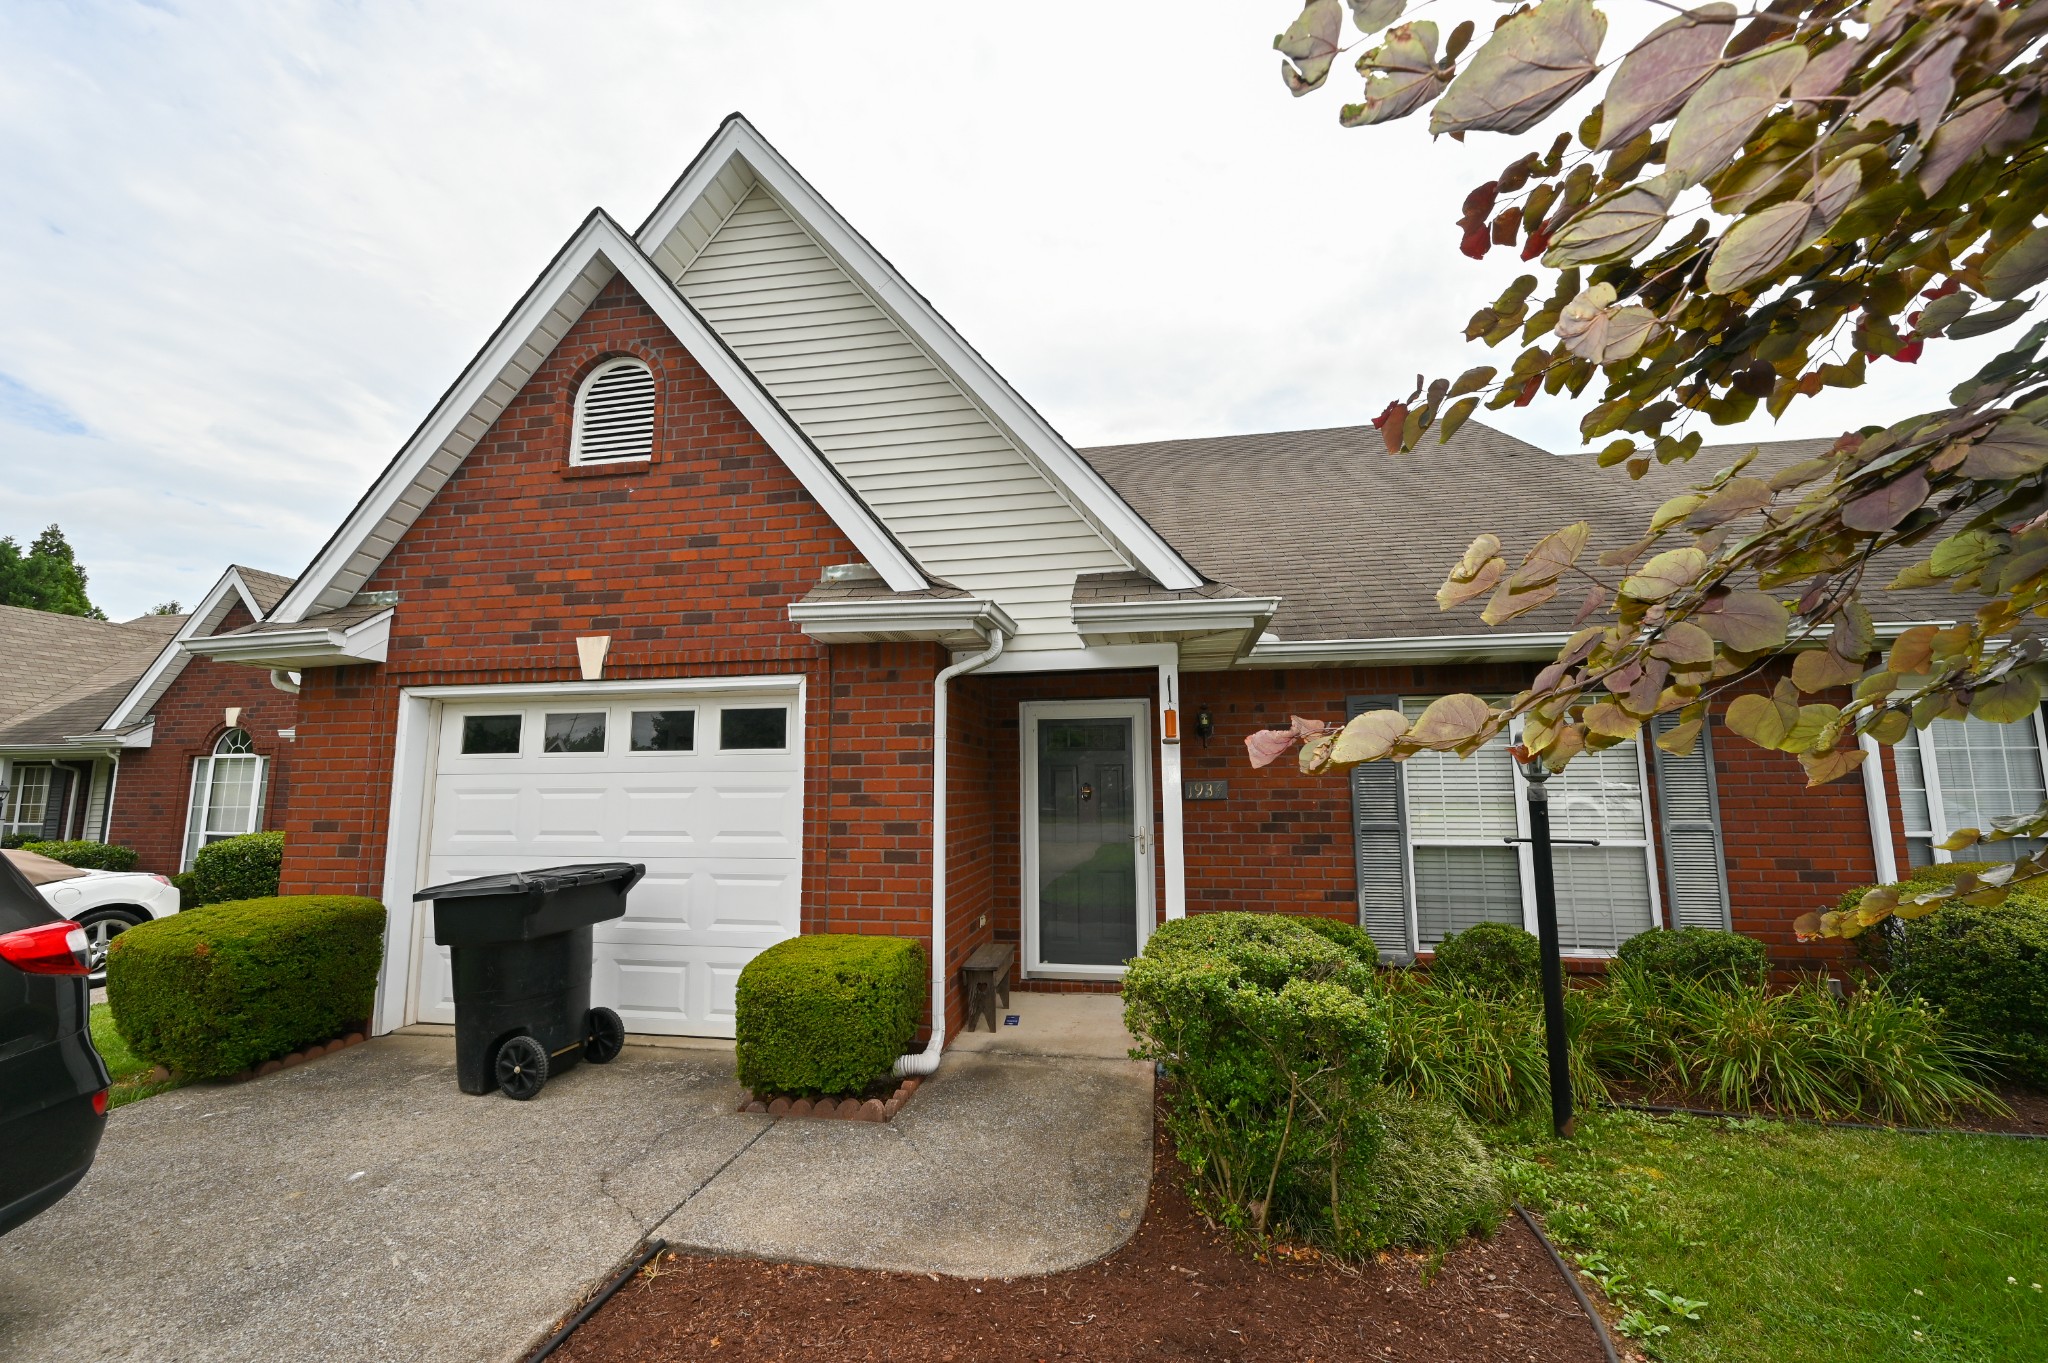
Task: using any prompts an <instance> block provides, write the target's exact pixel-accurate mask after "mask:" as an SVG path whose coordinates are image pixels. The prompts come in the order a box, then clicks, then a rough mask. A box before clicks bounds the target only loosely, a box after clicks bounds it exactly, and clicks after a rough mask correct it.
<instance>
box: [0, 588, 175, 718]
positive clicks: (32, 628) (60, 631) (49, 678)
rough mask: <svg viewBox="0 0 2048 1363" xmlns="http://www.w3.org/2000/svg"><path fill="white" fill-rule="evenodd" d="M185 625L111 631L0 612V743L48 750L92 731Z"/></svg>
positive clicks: (155, 619) (147, 621) (8, 609)
mask: <svg viewBox="0 0 2048 1363" xmlns="http://www.w3.org/2000/svg"><path fill="white" fill-rule="evenodd" d="M184 623H185V617H184V616H182V615H145V616H142V617H141V618H139V619H135V620H128V621H123V622H121V623H119V624H115V623H111V622H108V621H105V620H86V619H83V618H81V617H79V616H75V615H56V614H52V613H51V612H48V611H33V610H24V609H22V608H20V607H18V606H0V744H7V745H20V744H29V743H55V742H60V741H62V740H63V738H64V737H65V736H66V735H69V734H78V733H88V732H90V731H92V730H94V729H97V728H99V726H100V723H101V721H103V720H104V719H105V718H106V717H107V715H108V714H109V713H111V712H112V710H113V708H114V706H115V704H116V703H118V702H119V701H120V699H121V697H122V696H124V695H126V694H127V693H128V691H129V689H130V688H132V687H133V686H134V685H135V682H136V679H137V678H139V677H140V676H141V675H142V674H143V672H145V671H146V670H148V668H149V665H150V663H152V662H153V661H155V659H156V656H157V655H158V654H159V653H161V652H163V649H164V645H165V644H167V643H169V642H170V640H171V636H172V635H173V634H176V633H177V632H178V627H179V626H181V625H183V624H184ZM95 707H96V708H95Z"/></svg>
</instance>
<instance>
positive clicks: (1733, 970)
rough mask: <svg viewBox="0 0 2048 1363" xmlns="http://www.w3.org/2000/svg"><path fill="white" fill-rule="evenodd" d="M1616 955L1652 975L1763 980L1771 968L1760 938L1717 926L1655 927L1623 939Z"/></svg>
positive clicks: (1754, 982) (1626, 962) (1664, 977)
mask: <svg viewBox="0 0 2048 1363" xmlns="http://www.w3.org/2000/svg"><path fill="white" fill-rule="evenodd" d="M1614 955H1615V959H1617V960H1619V961H1620V962H1621V963H1622V964H1623V965H1627V966H1632V967H1634V968H1635V969H1636V970H1637V971H1638V972H1640V973H1641V974H1642V975H1643V976H1644V978H1646V979H1651V980H1719V981H1722V982H1724V983H1738V982H1739V983H1746V984H1761V983H1762V982H1763V981H1765V980H1766V979H1768V978H1770V973H1771V954H1770V952H1769V951H1768V950H1766V949H1765V947H1764V944H1763V943H1762V942H1759V941H1757V940H1756V939H1755V938H1754V937H1744V936H1743V935H1742V934H1741V933H1739V932H1720V931H1717V930H1715V929H1713V928H1698V927H1694V928H1679V929H1677V930H1676V931H1673V930H1672V929H1670V928H1652V929H1650V931H1648V932H1639V933H1637V934H1636V935H1635V936H1633V937H1631V938H1629V939H1628V940H1627V941H1626V942H1623V943H1622V944H1621V949H1620V950H1619V951H1617V952H1615V953H1614Z"/></svg>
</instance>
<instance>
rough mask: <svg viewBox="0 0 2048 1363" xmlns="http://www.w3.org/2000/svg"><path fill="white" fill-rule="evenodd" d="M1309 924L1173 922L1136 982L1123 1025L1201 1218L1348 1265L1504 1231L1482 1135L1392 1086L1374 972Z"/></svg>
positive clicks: (1129, 982) (1276, 917)
mask: <svg viewBox="0 0 2048 1363" xmlns="http://www.w3.org/2000/svg"><path fill="white" fill-rule="evenodd" d="M1310 922H1311V920H1309V919H1306V918H1298V917H1290V916H1288V915H1284V914H1267V913H1215V914H1201V915H1198V916H1196V917H1193V918H1184V919H1177V920H1174V921H1171V922H1167V923H1164V924H1162V925H1161V926H1160V927H1159V929H1158V931H1156V932H1154V933H1153V934H1152V938H1151V940H1150V941H1148V942H1147V943H1146V945H1145V950H1144V952H1143V953H1142V954H1141V955H1140V956H1139V957H1138V959H1137V960H1135V961H1133V962H1132V963H1131V966H1130V969H1129V970H1128V971H1127V972H1126V973H1125V976H1124V1025H1125V1026H1127V1027H1129V1028H1130V1030H1131V1033H1132V1035H1133V1036H1135V1037H1136V1038H1137V1041H1138V1049H1137V1051H1136V1054H1138V1055H1140V1056H1143V1057H1145V1058H1147V1059H1150V1060H1153V1061H1155V1062H1157V1063H1158V1064H1159V1065H1161V1066H1163V1067H1164V1069H1165V1073H1166V1077H1167V1079H1168V1081H1169V1082H1168V1084H1167V1085H1166V1087H1165V1089H1164V1098H1165V1105H1166V1111H1165V1122H1166V1128H1167V1131H1168V1133H1169V1134H1170V1135H1171V1136H1172V1137H1173V1141H1174V1147H1175V1150H1176V1152H1177V1153H1178V1154H1179V1156H1180V1160H1181V1163H1182V1164H1183V1165H1184V1166H1186V1168H1187V1171H1188V1176H1189V1182H1188V1191H1189V1194H1190V1195H1191V1197H1192V1198H1193V1199H1194V1201H1195V1204H1196V1206H1198V1207H1199V1208H1200V1209H1201V1210H1202V1212H1203V1213H1204V1214H1205V1215H1207V1216H1209V1217H1210V1218H1211V1219H1213V1220H1214V1221H1216V1222H1217V1223H1219V1224H1221V1225H1223V1226H1226V1227H1229V1228H1230V1229H1232V1230H1234V1231H1238V1232H1240V1233H1242V1234H1245V1235H1247V1236H1249V1237H1251V1238H1253V1239H1255V1240H1265V1239H1268V1238H1270V1237H1272V1236H1274V1235H1289V1236H1295V1237H1299V1238H1302V1239H1306V1240H1310V1241H1313V1242H1315V1243H1318V1244H1322V1245H1325V1246H1328V1247H1329V1248H1330V1249H1332V1250H1333V1251H1335V1252H1336V1253H1339V1254H1343V1255H1351V1256H1358V1255H1365V1254H1369V1253H1371V1252H1373V1251H1375V1250H1377V1249H1379V1248H1381V1247H1383V1246H1385V1245H1388V1244H1394V1243H1408V1242H1421V1243H1444V1242H1446V1241H1449V1240H1454V1239H1456V1238H1458V1237H1459V1236H1461V1235H1463V1234H1464V1233H1465V1232H1466V1231H1468V1230H1470V1229H1473V1228H1474V1227H1476V1226H1484V1225H1487V1224H1490V1223H1492V1222H1493V1221H1497V1220H1498V1217H1499V1215H1500V1210H1501V1202H1500V1195H1499V1190H1498V1187H1497V1185H1495V1184H1494V1182H1493V1180H1492V1179H1491V1176H1490V1166H1489V1165H1488V1163H1487V1159H1486V1155H1485V1152H1484V1151H1483V1150H1482V1149H1480V1148H1478V1146H1477V1143H1476V1142H1474V1141H1472V1140H1471V1139H1470V1133H1469V1132H1465V1131H1463V1130H1462V1127H1459V1126H1457V1125H1455V1118H1452V1117H1450V1116H1449V1114H1446V1113H1442V1112H1441V1111H1440V1110H1436V1111H1427V1112H1425V1111H1419V1110H1418V1109H1417V1108H1416V1107H1415V1105H1414V1104H1413V1103H1412V1102H1411V1101H1409V1100H1407V1099H1405V1098H1401V1097H1397V1096H1395V1095H1391V1094H1388V1093H1386V1092H1385V1090H1383V1089H1382V1088H1381V1086H1380V1079H1381V1075H1382V1073H1383V1071H1384V1069H1385V1066H1386V1059H1387V1029H1386V1025H1385V1022H1384V1021H1383V1019H1382V1014H1381V1010H1382V1000H1381V998H1380V997H1379V993H1378V990H1377V986H1376V984H1375V981H1374V976H1373V971H1372V969H1371V967H1370V966H1368V965H1367V964H1366V963H1365V962H1364V961H1362V960H1361V959H1360V958H1359V957H1358V955H1357V954H1355V952H1354V951H1353V950H1352V949H1350V948H1348V947H1346V946H1339V945H1338V944H1337V943H1336V942H1334V941H1331V940H1329V939H1328V938H1326V937H1325V936H1324V935H1323V934H1321V933H1320V932H1318V931H1317V930H1316V929H1315V928H1313V927H1312V926H1310ZM1432 1123H1435V1124H1437V1126H1438V1128H1439V1134H1435V1135H1432V1134H1431V1133H1430V1132H1429V1131H1428V1130H1426V1128H1428V1127H1429V1126H1430V1125H1431V1124H1432ZM1447 1123H1449V1124H1451V1125H1446V1124H1447Z"/></svg>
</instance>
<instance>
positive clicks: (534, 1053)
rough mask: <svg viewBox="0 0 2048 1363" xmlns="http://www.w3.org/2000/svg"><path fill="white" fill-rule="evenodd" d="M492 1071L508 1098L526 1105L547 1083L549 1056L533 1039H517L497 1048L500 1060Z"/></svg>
mask: <svg viewBox="0 0 2048 1363" xmlns="http://www.w3.org/2000/svg"><path fill="white" fill-rule="evenodd" d="M493 1068H494V1069H495V1070H496V1071H497V1075H498V1087H499V1088H500V1089H502V1090H503V1091H504V1094H505V1096H506V1097H507V1098H516V1099H518V1100H519V1101H520V1102H522V1103H523V1102H525V1101H526V1100H527V1099H528V1098H531V1097H533V1095H534V1094H536V1093H539V1092H540V1086H541V1085H542V1084H545V1083H546V1082H547V1081H548V1053H547V1051H546V1050H545V1049H544V1048H543V1047H542V1046H541V1044H540V1043H539V1042H538V1041H535V1040H534V1039H533V1038H532V1037H530V1036H515V1037H512V1038H510V1039H509V1040H507V1041H506V1042H505V1044H504V1045H502V1046H500V1047H498V1060H497V1063H496V1065H495V1066H494V1067H493Z"/></svg>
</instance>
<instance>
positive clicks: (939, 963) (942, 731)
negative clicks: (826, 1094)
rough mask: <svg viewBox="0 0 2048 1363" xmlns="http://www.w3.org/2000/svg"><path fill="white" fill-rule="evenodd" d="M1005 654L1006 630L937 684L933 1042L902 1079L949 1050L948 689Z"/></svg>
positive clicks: (905, 1060)
mask: <svg viewBox="0 0 2048 1363" xmlns="http://www.w3.org/2000/svg"><path fill="white" fill-rule="evenodd" d="M1002 654H1003V632H1002V631H1001V630H1000V629H991V630H990V631H989V646H988V648H987V649H986V650H985V651H984V652H981V653H977V654H975V655H974V656H973V657H972V658H963V659H961V660H960V661H959V662H957V663H954V664H953V665H952V666H951V667H948V668H945V669H944V670H942V671H941V672H940V673H939V675H938V677H937V678H936V679H935V680H934V681H933V682H932V1038H931V1040H930V1041H927V1042H926V1043H925V1044H924V1049H923V1050H922V1051H919V1052H918V1053H917V1054H916V1055H902V1056H898V1057H896V1073H897V1075H898V1076H899V1077H907V1076H910V1075H919V1074H930V1073H931V1072H932V1071H934V1070H936V1069H937V1068H938V1067H939V1052H941V1051H943V1050H944V1049H945V1048H946V978H947V976H948V974H949V973H950V972H949V971H948V970H947V969H946V691H947V688H948V687H949V686H950V685H951V684H952V681H953V678H955V677H958V676H961V675H962V674H964V673H968V672H972V671H974V670H975V669H977V668H982V667H987V666H988V665H989V664H990V663H992V662H994V661H995V660H996V659H997V658H999V657H1001V656H1002Z"/></svg>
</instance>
